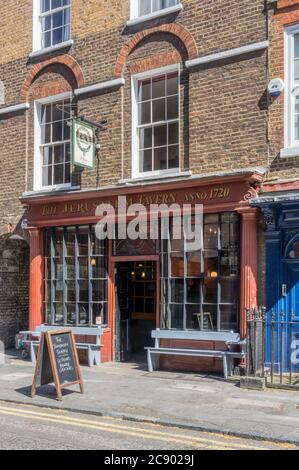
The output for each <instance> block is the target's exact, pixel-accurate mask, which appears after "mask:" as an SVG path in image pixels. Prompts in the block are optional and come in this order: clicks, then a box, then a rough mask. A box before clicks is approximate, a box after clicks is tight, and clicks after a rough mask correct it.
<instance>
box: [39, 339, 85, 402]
mask: <svg viewBox="0 0 299 470" xmlns="http://www.w3.org/2000/svg"><path fill="white" fill-rule="evenodd" d="M51 383H54V385H55V388H56V393H57V399H58V400H62V392H61V390H62V388H65V387H70V386H72V385H77V384H78V385H79V386H80V391H81V393H84V388H83V381H82V376H81V371H80V366H79V360H78V354H77V350H76V344H75V339H74V335H73V333H72V330H57V331H49V332H46V333H42V336H41V339H40V344H39V348H38V353H37V360H36V367H35V373H34V378H33V383H32V389H31V397H32V398H33V397H34V396H35V394H36V388H37V387H42V386H43V385H47V384H51Z"/></svg>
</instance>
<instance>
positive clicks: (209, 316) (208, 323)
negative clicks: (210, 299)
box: [203, 305, 217, 331]
mask: <svg viewBox="0 0 299 470" xmlns="http://www.w3.org/2000/svg"><path fill="white" fill-rule="evenodd" d="M203 329H204V330H209V331H217V305H203Z"/></svg>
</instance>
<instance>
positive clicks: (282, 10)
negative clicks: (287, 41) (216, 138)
mask: <svg viewBox="0 0 299 470" xmlns="http://www.w3.org/2000/svg"><path fill="white" fill-rule="evenodd" d="M268 16H269V41H270V48H269V80H270V79H272V78H282V79H283V80H284V78H285V76H284V73H285V72H284V66H285V61H284V29H285V27H287V26H289V25H293V24H296V23H298V24H299V2H298V0H279V1H278V2H277V4H274V5H269V6H268ZM284 101H285V93H282V94H281V95H280V96H279V97H278V98H269V170H270V172H269V175H268V178H267V180H268V181H269V182H270V181H271V182H275V181H278V180H288V179H293V178H298V176H299V169H298V168H299V157H286V158H281V156H280V150H281V149H283V148H284V130H285V129H284Z"/></svg>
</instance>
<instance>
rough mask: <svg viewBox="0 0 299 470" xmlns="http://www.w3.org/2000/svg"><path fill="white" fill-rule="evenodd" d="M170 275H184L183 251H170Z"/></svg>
mask: <svg viewBox="0 0 299 470" xmlns="http://www.w3.org/2000/svg"><path fill="white" fill-rule="evenodd" d="M170 260H171V276H172V277H183V276H184V253H171V255H170Z"/></svg>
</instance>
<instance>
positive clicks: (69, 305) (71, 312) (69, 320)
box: [66, 303, 76, 325]
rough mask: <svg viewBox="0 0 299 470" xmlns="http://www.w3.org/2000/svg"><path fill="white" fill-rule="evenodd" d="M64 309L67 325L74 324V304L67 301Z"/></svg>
mask: <svg viewBox="0 0 299 470" xmlns="http://www.w3.org/2000/svg"><path fill="white" fill-rule="evenodd" d="M66 311H67V314H66V315H67V323H68V325H75V324H76V304H75V303H67V305H66Z"/></svg>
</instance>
